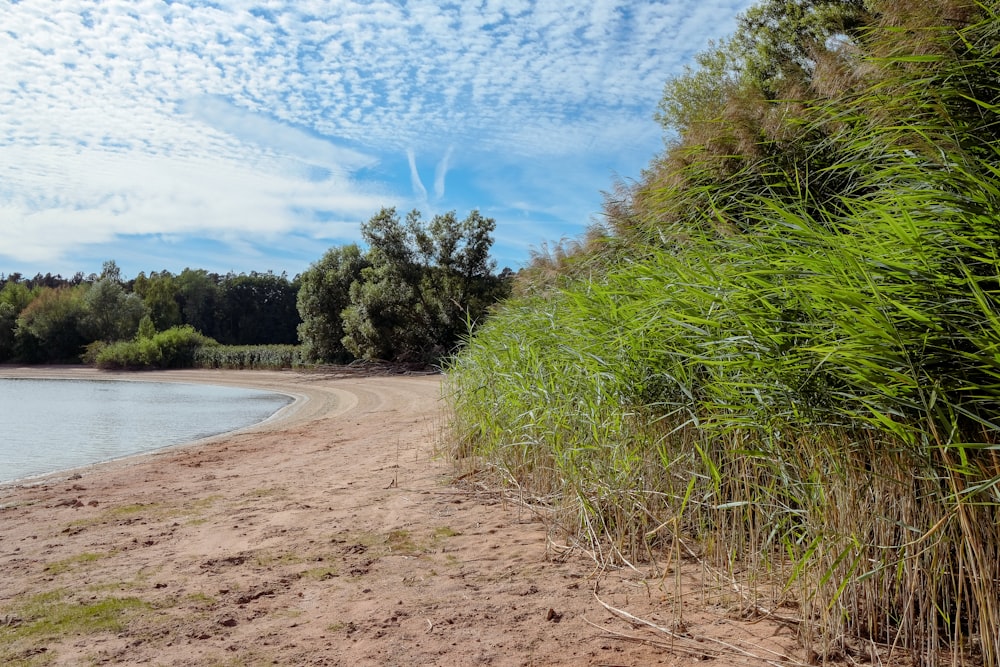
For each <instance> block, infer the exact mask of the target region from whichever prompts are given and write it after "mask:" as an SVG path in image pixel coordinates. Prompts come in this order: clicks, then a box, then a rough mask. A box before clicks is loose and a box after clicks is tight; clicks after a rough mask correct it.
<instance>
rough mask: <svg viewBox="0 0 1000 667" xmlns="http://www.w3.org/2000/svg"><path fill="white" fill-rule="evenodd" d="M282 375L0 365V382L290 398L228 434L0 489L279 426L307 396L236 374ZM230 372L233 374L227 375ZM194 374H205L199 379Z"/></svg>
mask: <svg viewBox="0 0 1000 667" xmlns="http://www.w3.org/2000/svg"><path fill="white" fill-rule="evenodd" d="M242 372H246V373H270V372H273V373H282V372H285V371H228V370H226V371H218V370H213V369H184V370H176V371H171V370H166V371H102V370H99V369H97V368H94V367H90V366H80V367H75V366H70V367H66V368H65V369H64V368H63V367H61V366H13V365H0V379H29V380H34V379H38V380H69V381H72V380H80V381H87V380H92V381H96V380H100V381H108V382H169V383H174V384H192V385H214V386H220V387H240V388H245V389H258V390H262V391H267V392H270V393H274V394H281V395H284V396H288V397H289V398H291V399H292V400H291V402H290V403H289V404H287V405H283V406H281V407H280V408H278V409H277V410H276V411H275V412H274V413H273V414H271V415H269V416H268V417H267V418H265V419H262V420H261V421H258V422H254V423H253V424H249V425H247V426H243V427H240V428H237V429H233V430H231V431H223V432H221V433H216V434H214V435H209V436H205V437H202V438H196V439H194V440H187V441H184V442H177V443H173V444H169V445H163V446H162V447H155V448H153V449H148V450H145V451H141V452H135V453H132V454H124V455H122V456H116V457H114V458H110V459H103V460H100V461H94V462H93V463H87V464H83V465H78V466H71V467H68V468H60V469H58V470H52V471H49V472H44V473H39V474H37V475H28V476H26V477H18V478H14V479H10V480H3V479H0V490H2V489H3V488H4V487H8V486H30V485H32V484H35V483H39V484H40V483H44V482H45V481H46V480H48V478H50V477H52V478H55V479H60V478H61V479H67V478H70V477H74V476H76V475H81V474H83V473H84V472H86V471H87V470H89V469H91V468H95V467H102V466H110V465H114V464H119V465H128V463H129V461H130V460H132V459H137V460H138V459H140V458H142V457H146V456H151V455H154V454H157V453H163V452H168V451H171V450H175V449H182V448H186V447H197V446H200V445H206V444H210V443H212V442H214V441H216V440H218V439H220V438H227V437H230V436H235V435H238V434H241V433H249V432H254V431H256V430H259V429H261V428H265V427H267V426H268V425H270V424H271V422H276V423H275V424H274V425H275V426H277V427H280V422H281V421H283V420H286V419H294V415H295V413H296V412H297V411H298V410H299V409H301V408H302V407H303V406H304V404H305V403H307V402H308V401H309V400H310V396H309V394H308V393H303V392H293V391H291V390H289V389H288V388H281V387H280V386H275V384H276V383H275V382H274V379H272V378H264V377H262V376H259V377H250V376H249V375H247V376H238V375H235V374H236V373H242ZM230 373H232V374H234V375H232V376H230ZM195 374H199V375H200V374H205V375H204V376H203V377H201V378H199V377H197V376H196V375H195Z"/></svg>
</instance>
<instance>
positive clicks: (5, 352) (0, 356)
mask: <svg viewBox="0 0 1000 667" xmlns="http://www.w3.org/2000/svg"><path fill="white" fill-rule="evenodd" d="M37 293H38V290H31V289H28V287H27V286H26V285H23V284H21V283H16V282H8V283H6V284H5V285H4V286H3V288H2V289H0V362H4V361H7V360H9V359H13V358H14V357H15V356H16V355H17V354H18V331H17V317H18V315H19V314H20V313H21V311H23V310H24V309H25V308H27V306H28V304H29V303H31V300H32V299H33V298H35V296H36V295H37Z"/></svg>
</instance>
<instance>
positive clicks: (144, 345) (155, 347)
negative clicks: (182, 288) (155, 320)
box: [94, 325, 218, 370]
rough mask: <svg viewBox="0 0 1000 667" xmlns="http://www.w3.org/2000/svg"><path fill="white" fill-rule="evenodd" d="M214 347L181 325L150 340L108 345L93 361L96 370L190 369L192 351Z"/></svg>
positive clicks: (212, 341) (211, 341) (205, 337)
mask: <svg viewBox="0 0 1000 667" xmlns="http://www.w3.org/2000/svg"><path fill="white" fill-rule="evenodd" d="M214 345H218V343H217V342H215V341H214V340H212V339H211V338H209V337H208V336H205V335H203V334H202V333H200V332H198V331H195V329H194V327H192V326H190V325H184V326H180V327H171V328H170V329H167V330H166V331H160V332H159V333H157V334H155V335H154V336H153V337H152V338H140V339H137V340H130V341H122V342H119V343H112V344H110V345H107V346H106V347H104V348H102V349H100V350H99V351H98V352H97V354H96V355H95V358H94V361H95V363H96V364H97V367H98V368H103V369H107V370H111V369H140V368H190V367H193V366H194V365H195V364H194V357H195V351H196V350H197V349H198V348H200V347H211V346H214Z"/></svg>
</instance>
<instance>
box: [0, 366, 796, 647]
mask: <svg viewBox="0 0 1000 667" xmlns="http://www.w3.org/2000/svg"><path fill="white" fill-rule="evenodd" d="M0 376H3V377H28V376H32V377H69V378H87V377H95V376H97V377H101V378H108V377H118V378H121V379H140V380H144V379H149V380H156V381H178V382H207V383H213V384H226V385H238V386H243V387H255V388H262V389H271V390H275V391H281V392H285V393H288V394H290V395H292V396H294V397H295V398H296V401H295V403H293V404H292V405H291V406H289V407H288V408H286V409H284V410H283V411H282V412H281V414H279V415H278V416H277V417H276V418H274V419H271V420H269V421H267V422H264V423H263V424H259V425H257V426H255V427H251V428H249V429H245V430H243V431H239V432H236V433H231V434H227V435H224V436H217V437H215V438H211V439H209V440H207V441H202V442H199V443H196V444H193V445H188V446H183V447H176V448H172V449H169V450H163V451H159V452H156V453H152V454H147V455H142V456H136V457H131V458H128V459H123V460H119V461H115V462H110V463H105V464H100V465H95V466H91V467H87V468H83V469H79V470H75V471H66V472H62V473H58V474H53V475H50V476H47V477H44V478H40V479H36V480H31V481H29V482H25V483H19V484H8V485H4V486H0V662H3V663H4V664H15V665H17V664H20V665H48V664H52V665H94V664H150V665H352V666H357V665H408V666H409V665H501V666H504V665H511V666H513V665H518V666H520V665H636V666H637V665H682V664H692V662H693V661H700V660H703V659H713V662H712V664H714V665H757V664H760V665H763V664H801V663H802V662H803V661H804V658H803V657H802V656H800V655H798V654H797V653H796V651H795V649H794V648H793V647H794V646H795V640H794V631H793V630H791V629H789V628H788V627H786V626H785V625H783V624H782V623H779V622H775V621H773V620H771V619H763V620H760V619H752V620H754V621H756V622H747V621H746V620H744V619H741V618H739V616H740V613H741V609H740V605H739V602H738V600H737V601H734V599H733V596H731V595H729V596H727V595H725V594H723V593H720V594H718V595H712V594H706V592H705V589H703V588H701V587H700V586H699V584H698V582H699V581H700V579H701V575H700V570H699V566H698V564H697V563H693V562H688V563H685V564H684V565H683V566H681V567H680V568H679V569H674V568H666V569H664V570H656V569H653V568H647V567H646V566H638V567H637V568H636V569H628V568H625V569H616V570H610V571H607V570H600V569H599V568H597V567H596V566H595V563H594V561H593V559H591V558H590V557H588V555H587V554H586V553H584V552H583V551H582V550H580V549H567V548H565V546H566V545H565V544H564V543H563V542H561V541H560V537H559V536H557V535H550V534H549V532H548V530H547V529H546V526H545V525H544V523H543V522H542V521H541V520H540V519H539V517H538V516H537V515H536V514H535V513H534V512H532V511H531V510H529V509H528V508H526V507H525V506H523V505H521V504H520V503H518V502H515V501H513V500H512V499H510V498H507V497H505V496H502V495H500V494H498V493H495V492H491V491H488V490H485V489H483V488H481V487H478V486H476V485H473V484H470V483H469V479H468V478H466V479H459V478H461V477H462V475H461V472H460V470H459V469H457V468H456V467H455V466H454V464H453V462H452V461H450V460H449V459H448V457H447V456H444V455H439V454H438V451H439V450H440V449H441V434H442V431H443V428H444V423H443V420H444V416H443V410H442V403H441V400H440V385H441V378H440V376H436V375H424V376H419V375H418V376H399V375H391V376H390V375H386V376H369V377H359V376H357V375H354V374H351V373H338V372H336V371H335V370H329V371H322V372H291V371H289V372H268V371H201V370H199V371H170V372H160V373H155V374H108V373H102V372H98V371H94V370H91V369H85V368H66V369H34V368H24V369H18V368H13V367H7V368H2V369H0ZM678 591H686V592H685V593H684V594H683V595H679V594H678ZM602 602H603V604H602ZM605 605H608V606H610V607H612V608H614V609H618V610H622V611H623V612H627V613H630V614H633V615H635V616H636V618H637V619H642V621H645V622H648V623H652V624H653V625H658V626H659V630H657V629H654V628H652V627H650V626H649V625H644V624H643V623H642V622H640V621H638V620H632V621H629V620H627V619H626V618H625V617H623V615H622V614H619V613H615V612H613V611H612V610H609V609H608V607H606V606H605ZM743 611H745V610H743Z"/></svg>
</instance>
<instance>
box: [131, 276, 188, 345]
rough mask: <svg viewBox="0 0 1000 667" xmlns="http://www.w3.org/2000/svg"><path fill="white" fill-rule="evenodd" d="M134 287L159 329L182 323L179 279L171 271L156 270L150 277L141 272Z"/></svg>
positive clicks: (163, 329)
mask: <svg viewBox="0 0 1000 667" xmlns="http://www.w3.org/2000/svg"><path fill="white" fill-rule="evenodd" d="M133 289H134V290H135V292H136V293H137V294H139V295H140V296H141V297H142V301H143V303H145V304H146V308H148V309H149V316H150V318H151V319H152V320H153V324H154V325H155V326H156V330H157V331H166V330H167V329H169V328H170V327H175V326H178V325H179V324H181V307H180V304H179V303H178V297H179V296H180V295H179V293H178V286H177V281H176V280H175V279H174V276H173V275H172V274H171V273H170V272H169V271H163V272H161V273H156V272H155V271H154V272H153V273H151V274H150V275H149V278H146V277H145V276H144V275H143V274H141V273H140V274H139V275H138V276H136V279H135V284H134V287H133Z"/></svg>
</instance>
